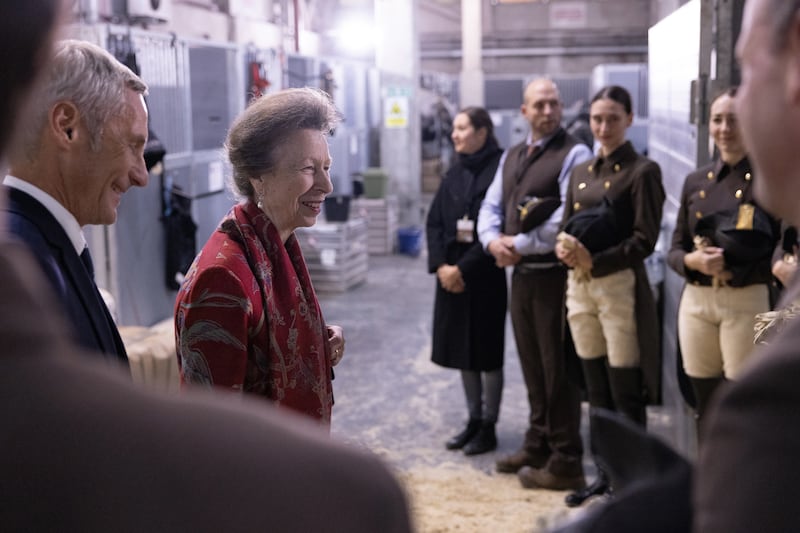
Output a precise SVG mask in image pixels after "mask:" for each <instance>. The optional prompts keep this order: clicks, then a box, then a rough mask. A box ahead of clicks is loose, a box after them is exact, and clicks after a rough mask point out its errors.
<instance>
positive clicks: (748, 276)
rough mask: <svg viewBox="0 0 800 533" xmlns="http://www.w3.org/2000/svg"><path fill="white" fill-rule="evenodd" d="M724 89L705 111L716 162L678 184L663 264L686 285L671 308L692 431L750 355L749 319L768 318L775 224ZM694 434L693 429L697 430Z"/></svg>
mask: <svg viewBox="0 0 800 533" xmlns="http://www.w3.org/2000/svg"><path fill="white" fill-rule="evenodd" d="M735 96H736V89H735V88H734V89H730V90H728V91H727V92H725V93H723V94H722V95H720V96H718V97H717V98H716V99H715V100H714V101H713V102H712V103H711V113H710V119H709V132H710V134H711V137H712V138H713V139H714V143H715V144H716V146H717V149H718V150H719V158H718V159H717V160H716V161H714V162H712V163H710V164H709V165H706V166H703V167H701V168H699V169H697V170H696V171H694V172H692V173H691V174H689V175H688V176H687V177H686V181H685V182H684V184H683V192H682V193H681V205H680V208H679V210H678V216H677V220H676V222H675V233H674V234H673V236H672V247H671V248H670V251H669V255H668V256H667V263H668V264H669V266H670V267H671V268H672V269H673V270H674V271H675V272H677V273H678V274H680V275H681V276H683V277H684V278H686V286H685V288H684V290H683V294H682V296H681V302H680V307H679V308H678V342H679V345H680V349H681V355H682V357H683V368H684V370H685V372H686V374H687V375H688V376H689V380H690V382H691V384H692V390H693V392H694V395H695V413H696V418H697V421H698V424H699V423H700V421H701V419H702V417H703V414H704V412H705V409H706V406H707V405H708V401H709V399H710V398H711V395H712V393H713V392H714V390H715V389H716V388H717V386H718V385H719V384H720V383H721V382H722V381H723V380H724V379H736V377H737V376H738V375H739V373H740V371H741V369H742V367H743V365H744V363H745V361H746V359H747V358H748V357H749V355H750V353H751V352H752V351H753V326H754V324H755V315H756V314H757V313H763V312H765V311H767V310H769V307H770V304H769V284H770V283H771V280H772V275H771V262H772V255H773V251H774V248H775V246H776V244H777V241H778V235H779V232H780V228H779V225H778V222H777V221H776V220H775V219H773V218H772V217H770V216H769V215H767V214H766V213H765V212H764V211H762V210H761V208H760V207H758V205H757V204H756V202H755V201H754V200H753V179H754V175H753V170H752V169H751V167H750V161H749V160H748V158H747V154H746V152H745V147H744V141H743V140H742V136H741V132H740V130H739V125H738V122H737V120H736V111H735V109H734V100H735ZM698 429H699V428H698Z"/></svg>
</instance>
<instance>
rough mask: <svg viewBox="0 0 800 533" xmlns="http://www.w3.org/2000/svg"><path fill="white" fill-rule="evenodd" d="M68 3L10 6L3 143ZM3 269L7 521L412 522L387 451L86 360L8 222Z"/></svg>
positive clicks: (0, 108)
mask: <svg viewBox="0 0 800 533" xmlns="http://www.w3.org/2000/svg"><path fill="white" fill-rule="evenodd" d="M65 4H66V2H65ZM60 9H61V4H60V3H59V2H57V1H56V0H27V1H26V2H22V3H19V2H2V3H0V45H2V48H3V49H4V50H5V51H6V52H7V55H6V57H5V59H4V63H3V69H2V71H0V126H2V127H0V152H2V151H3V150H2V149H3V148H5V146H6V143H7V141H8V140H9V132H11V131H14V126H15V123H16V121H15V118H16V115H17V114H18V113H19V112H20V110H21V109H22V108H23V106H24V101H25V98H24V97H26V96H27V95H28V94H29V93H30V92H31V88H32V81H33V79H34V76H35V75H36V73H37V72H38V71H39V70H40V69H41V68H42V67H43V65H44V61H45V58H47V57H48V56H49V53H50V51H51V43H52V37H53V35H52V34H53V32H54V31H55V25H56V22H57V20H58V15H59V10H60ZM21 120H24V118H22V119H21ZM5 202H6V195H5V191H0V206H2V205H3V204H5ZM0 277H1V278H2V279H3V282H2V283H0V346H2V349H0V390H2V396H3V402H2V404H0V427H2V428H3V438H2V439H0V472H2V483H0V523H2V529H3V530H4V531H83V532H107V531H119V532H125V531H130V532H135V531H136V532H138V531H174V532H178V531H186V532H193V533H194V532H209V533H211V532H219V531H237V532H251V531H332V532H333V531H336V532H338V531H355V532H362V533H368V532H370V533H371V532H374V531H391V532H397V533H407V532H409V531H410V530H411V525H410V523H409V517H408V510H407V507H406V503H405V497H404V495H403V493H402V490H401V489H400V486H399V485H398V483H397V482H396V481H395V480H394V479H393V477H392V476H391V474H390V473H389V471H388V469H387V468H386V467H385V466H383V465H382V464H381V463H380V462H379V461H378V460H377V459H376V458H375V457H372V456H370V455H369V454H365V453H363V452H358V451H355V450H351V449H348V448H346V447H344V446H342V445H338V444H336V443H333V442H331V441H330V440H329V438H328V437H327V436H326V435H325V434H324V432H321V431H319V428H317V427H316V426H315V425H313V424H308V423H307V422H306V421H305V420H304V419H300V418H298V417H293V416H290V415H289V414H287V413H282V412H278V411H277V410H275V409H265V408H264V406H263V405H257V404H255V403H254V402H252V401H249V400H247V399H240V400H239V401H234V400H233V399H231V398H220V397H218V396H214V395H211V394H206V393H202V394H201V393H191V394H190V393H187V394H186V395H183V396H181V397H175V396H163V395H158V394H155V393H151V392H146V391H144V390H141V389H140V388H138V387H135V386H134V385H133V384H131V383H130V380H128V379H125V378H124V377H123V376H120V375H119V372H116V371H115V370H114V369H111V368H109V367H108V365H105V364H102V363H100V362H99V359H98V358H97V357H96V356H95V357H89V356H87V354H86V352H85V349H84V348H81V347H78V346H77V345H76V344H75V343H74V341H73V340H72V339H71V336H70V329H69V326H68V324H67V322H66V320H65V317H64V316H63V312H61V311H60V308H59V307H58V304H57V301H56V300H55V298H54V295H53V293H52V291H49V290H42V289H43V288H44V287H48V281H47V279H46V277H45V276H44V275H43V274H42V273H41V269H40V268H39V266H38V264H37V261H36V260H35V258H34V257H33V256H32V255H31V253H30V250H29V248H28V247H27V246H26V245H24V244H21V243H18V242H15V241H14V240H13V236H9V235H8V234H7V233H6V231H5V223H4V221H0Z"/></svg>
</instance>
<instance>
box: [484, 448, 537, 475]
mask: <svg viewBox="0 0 800 533" xmlns="http://www.w3.org/2000/svg"><path fill="white" fill-rule="evenodd" d="M547 459H548V458H547V457H545V456H542V455H535V454H532V453H530V452H528V450H526V449H525V448H522V449H521V450H517V451H516V452H514V453H512V454H511V455H506V456H504V457H501V458H500V459H498V460H497V462H496V463H495V467H496V468H497V471H498V472H503V473H505V474H515V473H517V472H519V469H520V468H522V467H523V466H531V467H533V468H542V467H544V465H546V464H547Z"/></svg>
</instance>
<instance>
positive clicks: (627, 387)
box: [608, 367, 647, 427]
mask: <svg viewBox="0 0 800 533" xmlns="http://www.w3.org/2000/svg"><path fill="white" fill-rule="evenodd" d="M608 378H609V381H610V382H611V395H612V396H613V398H614V406H615V409H616V411H617V412H619V413H622V414H623V415H625V416H627V417H628V418H630V419H631V420H633V421H634V422H636V423H637V424H639V425H640V426H642V427H647V411H646V410H645V399H644V390H643V388H642V369H641V368H638V367H634V368H616V367H609V368H608Z"/></svg>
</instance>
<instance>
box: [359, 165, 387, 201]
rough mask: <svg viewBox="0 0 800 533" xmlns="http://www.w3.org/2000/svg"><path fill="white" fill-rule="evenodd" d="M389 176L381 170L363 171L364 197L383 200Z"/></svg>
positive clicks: (371, 168)
mask: <svg viewBox="0 0 800 533" xmlns="http://www.w3.org/2000/svg"><path fill="white" fill-rule="evenodd" d="M388 183H389V175H388V174H387V173H386V171H385V170H384V169H382V168H377V167H370V168H368V169H366V170H365V171H364V196H366V197H367V198H385V197H386V186H387V184H388Z"/></svg>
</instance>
